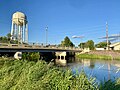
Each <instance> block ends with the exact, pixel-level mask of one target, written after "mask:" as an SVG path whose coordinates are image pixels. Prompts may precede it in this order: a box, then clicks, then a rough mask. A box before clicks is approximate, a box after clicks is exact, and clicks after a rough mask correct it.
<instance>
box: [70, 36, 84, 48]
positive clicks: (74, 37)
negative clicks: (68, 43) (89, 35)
mask: <svg viewBox="0 0 120 90" xmlns="http://www.w3.org/2000/svg"><path fill="white" fill-rule="evenodd" d="M72 38H80V39H81V49H82V38H84V36H76V35H74V36H72Z"/></svg>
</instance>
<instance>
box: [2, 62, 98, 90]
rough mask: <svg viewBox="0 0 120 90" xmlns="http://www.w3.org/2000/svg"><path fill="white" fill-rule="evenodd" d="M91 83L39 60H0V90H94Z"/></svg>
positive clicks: (82, 73)
mask: <svg viewBox="0 0 120 90" xmlns="http://www.w3.org/2000/svg"><path fill="white" fill-rule="evenodd" d="M93 81H94V80H93V79H90V80H89V79H88V78H87V76H86V75H85V73H84V72H81V73H80V74H79V75H74V76H73V74H72V72H71V71H70V70H65V71H63V70H62V69H60V68H58V67H55V66H51V65H50V64H46V62H45V61H41V60H39V61H37V62H34V61H27V60H0V90H8V89H10V90H80V89H82V88H84V89H86V90H88V89H89V90H96V89H97V86H95V85H93V83H94V82H93Z"/></svg>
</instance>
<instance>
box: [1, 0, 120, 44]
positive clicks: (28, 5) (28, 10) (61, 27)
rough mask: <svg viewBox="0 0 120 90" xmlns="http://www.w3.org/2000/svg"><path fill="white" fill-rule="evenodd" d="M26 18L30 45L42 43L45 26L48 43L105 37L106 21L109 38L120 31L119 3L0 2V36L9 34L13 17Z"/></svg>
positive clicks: (79, 0)
mask: <svg viewBox="0 0 120 90" xmlns="http://www.w3.org/2000/svg"><path fill="white" fill-rule="evenodd" d="M16 11H20V12H23V13H25V14H26V15H27V18H28V24H29V42H39V43H45V41H46V38H45V27H46V26H48V43H50V44H59V43H60V42H61V41H62V40H63V39H64V38H65V36H68V37H69V38H70V39H71V41H72V42H73V43H74V44H76V45H78V44H79V43H80V42H81V40H80V39H77V38H76V39H73V38H72V36H73V35H77V36H84V38H83V39H82V42H85V41H87V40H91V39H92V40H94V42H95V43H97V42H100V41H102V40H100V39H98V38H99V37H102V36H105V35H106V34H105V29H106V27H105V24H106V21H107V22H108V30H109V31H108V32H109V35H112V34H117V33H119V32H120V0H0V36H4V35H6V34H7V33H9V32H10V29H11V19H12V14H13V13H15V12H16Z"/></svg>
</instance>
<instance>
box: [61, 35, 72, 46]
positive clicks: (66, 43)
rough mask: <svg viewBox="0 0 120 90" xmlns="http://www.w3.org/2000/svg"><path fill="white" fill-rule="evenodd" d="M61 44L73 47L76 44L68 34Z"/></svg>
mask: <svg viewBox="0 0 120 90" xmlns="http://www.w3.org/2000/svg"><path fill="white" fill-rule="evenodd" d="M61 46H64V47H73V46H74V44H73V43H72V42H71V41H70V39H69V38H68V37H67V36H66V37H65V38H64V41H61Z"/></svg>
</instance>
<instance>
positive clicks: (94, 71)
mask: <svg viewBox="0 0 120 90" xmlns="http://www.w3.org/2000/svg"><path fill="white" fill-rule="evenodd" d="M67 67H68V68H69V69H71V70H72V72H73V73H74V74H76V71H77V72H78V73H80V72H81V70H84V71H85V73H86V74H87V76H92V77H95V78H96V81H98V82H101V81H102V82H104V81H107V80H109V79H111V80H115V79H116V78H119V77H120V61H118V60H90V59H84V60H82V59H79V60H75V61H74V60H72V61H71V62H68V63H67Z"/></svg>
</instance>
